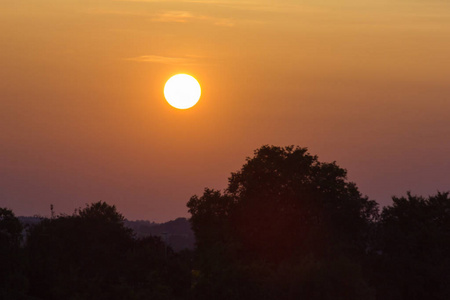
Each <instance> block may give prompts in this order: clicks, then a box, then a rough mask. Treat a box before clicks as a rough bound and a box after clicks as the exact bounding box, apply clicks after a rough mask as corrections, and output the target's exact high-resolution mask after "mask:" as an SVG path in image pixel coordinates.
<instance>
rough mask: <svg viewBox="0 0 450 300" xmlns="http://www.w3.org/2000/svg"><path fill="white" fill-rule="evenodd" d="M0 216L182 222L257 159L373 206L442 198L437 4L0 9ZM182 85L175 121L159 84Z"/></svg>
mask: <svg viewBox="0 0 450 300" xmlns="http://www.w3.org/2000/svg"><path fill="white" fill-rule="evenodd" d="M0 20H1V26H0V49H1V50H0V207H8V208H10V209H12V210H13V211H14V212H15V214H16V215H36V214H37V215H41V216H49V215H50V204H53V205H54V210H55V212H56V213H66V214H70V213H72V212H73V211H74V209H76V208H79V207H84V206H85V204H86V203H92V202H96V201H106V202H107V203H109V204H114V205H116V207H117V209H118V210H119V212H121V213H122V214H123V215H124V216H125V217H126V218H127V219H130V220H136V219H140V220H142V219H145V220H150V221H155V222H164V221H168V220H172V219H175V218H177V217H188V216H189V215H188V212H187V208H186V203H187V201H188V200H189V198H190V197H191V196H193V195H195V194H197V195H200V194H202V192H203V190H204V188H205V187H209V188H215V189H224V188H226V185H227V180H228V177H229V176H230V173H231V172H235V171H237V170H239V169H240V168H241V166H242V165H243V164H244V163H245V158H246V157H251V156H252V155H253V151H254V150H255V149H257V148H259V147H260V146H262V145H266V144H268V145H277V146H287V145H298V146H300V147H307V148H308V149H309V152H310V153H311V154H313V155H318V157H319V160H320V161H323V162H332V161H336V163H337V164H338V165H339V166H341V167H343V168H345V169H347V170H348V178H349V180H350V181H353V182H355V183H356V184H357V186H358V188H359V190H360V191H361V192H362V193H363V194H364V195H367V196H368V197H369V198H370V199H373V200H376V201H377V202H378V203H380V205H388V204H390V203H391V197H392V196H393V195H396V196H402V195H405V194H406V192H407V191H411V192H412V193H413V194H418V195H423V196H428V195H431V194H435V193H436V192H437V191H448V190H450V55H449V53H450V38H449V37H450V3H449V2H448V1H447V0H427V1H425V0H376V1H375V0H339V1H338V0H314V1H313V0H304V1H302V0H295V1H293V0H279V1H268V0H258V1H254V0H248V1H245V0H244V1H233V0H223V1H220V0H219V1H214V0H212V1H206V0H204V1H203V0H199V1H189V0H187V1H176V0H175V1H146V0H140V1H138V0H98V1H92V0H64V1H60V0H39V1H37V0H2V1H1V3H0ZM177 73H187V74H190V75H192V76H194V77H195V78H197V80H198V81H199V82H200V84H201V86H202V96H201V98H200V101H199V102H198V104H197V105H196V106H194V107H193V108H191V109H188V110H177V109H175V108H173V107H171V106H170V105H168V104H167V102H166V101H165V99H164V95H163V89H164V84H165V82H166V81H167V80H168V79H169V78H170V77H171V76H172V75H175V74H177Z"/></svg>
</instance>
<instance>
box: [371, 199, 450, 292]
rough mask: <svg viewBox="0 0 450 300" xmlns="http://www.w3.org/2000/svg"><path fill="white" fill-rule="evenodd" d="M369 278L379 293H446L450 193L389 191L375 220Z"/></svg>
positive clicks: (449, 258) (448, 286) (449, 286)
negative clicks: (376, 232)
mask: <svg viewBox="0 0 450 300" xmlns="http://www.w3.org/2000/svg"><path fill="white" fill-rule="evenodd" d="M378 237H379V238H378V245H377V246H378V247H377V249H376V250H377V253H378V255H376V257H375V258H374V261H373V267H372V269H373V270H374V276H373V277H374V282H375V285H376V286H377V289H378V294H379V296H378V298H379V299H449V298H450V197H449V193H448V192H447V193H437V194H436V195H433V196H429V197H428V198H424V197H421V196H414V195H411V194H410V193H408V194H407V196H406V197H393V204H392V205H390V206H387V207H385V208H384V209H383V212H382V215H381V220H380V224H379V236H378Z"/></svg>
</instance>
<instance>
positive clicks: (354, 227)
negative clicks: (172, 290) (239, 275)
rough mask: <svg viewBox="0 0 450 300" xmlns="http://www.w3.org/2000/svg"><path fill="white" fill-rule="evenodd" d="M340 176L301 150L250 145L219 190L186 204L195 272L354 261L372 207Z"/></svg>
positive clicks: (343, 173)
mask: <svg viewBox="0 0 450 300" xmlns="http://www.w3.org/2000/svg"><path fill="white" fill-rule="evenodd" d="M346 175H347V172H346V170H345V169H342V168H340V167H339V166H337V165H336V163H335V162H333V163H322V162H319V161H318V158H317V156H313V155H310V154H309V153H308V152H307V149H306V148H299V147H293V146H289V147H275V146H263V147H261V148H260V149H257V150H256V151H255V153H254V157H253V158H247V161H246V163H245V164H244V165H243V167H242V168H241V170H239V171H237V172H235V173H232V174H231V177H230V178H229V183H228V188H227V189H226V190H225V191H224V192H223V193H221V192H219V191H214V190H210V189H206V190H205V192H204V194H203V195H202V196H201V197H198V196H193V197H192V198H191V199H190V201H189V202H188V204H187V206H188V208H189V212H190V213H191V215H192V217H191V223H192V227H193V230H194V232H195V234H196V238H197V249H198V253H199V256H201V257H202V260H203V263H202V268H203V270H206V273H208V272H210V271H211V272H212V270H218V269H219V268H223V267H227V268H229V267H230V266H233V265H238V266H239V268H241V267H243V266H249V265H251V264H253V265H255V264H259V265H261V263H266V264H268V265H270V266H271V267H269V269H270V268H272V269H273V268H277V267H279V266H281V265H283V264H288V265H289V264H291V265H292V264H294V263H298V262H301V261H304V260H305V259H306V260H312V261H319V260H320V261H327V260H328V261H332V260H338V259H339V258H340V257H351V258H352V259H353V260H357V259H358V257H361V256H362V255H363V254H364V253H365V250H366V248H367V232H368V228H369V227H370V226H371V225H372V224H373V222H374V221H375V219H376V217H377V211H378V210H377V204H376V202H375V201H371V200H369V199H368V198H367V197H363V196H361V194H360V192H359V191H358V189H357V187H356V185H355V184H354V183H351V182H348V181H347V178H346ZM214 266H215V267H214ZM208 268H209V269H210V270H208ZM244 269H245V267H244ZM250 269H251V268H250ZM233 270H236V268H234V269H233ZM247 270H248V268H247ZM250 272H253V270H251V271H250ZM268 272H269V273H270V272H271V271H268ZM231 273H232V272H230V274H231ZM259 273H261V272H259ZM262 273H263V272H262ZM205 276H206V274H205ZM230 276H231V277H233V276H234V277H235V275H230Z"/></svg>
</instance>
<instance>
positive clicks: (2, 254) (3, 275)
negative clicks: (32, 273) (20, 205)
mask: <svg viewBox="0 0 450 300" xmlns="http://www.w3.org/2000/svg"><path fill="white" fill-rule="evenodd" d="M22 230H23V228H22V224H21V223H20V221H19V219H17V218H16V216H15V215H14V213H13V212H12V211H11V210H9V209H7V208H0V299H8V298H9V299H14V298H21V297H23V296H24V295H23V291H24V290H25V289H26V288H27V280H26V277H25V274H24V273H23V264H22V252H21V249H20V243H21V241H22Z"/></svg>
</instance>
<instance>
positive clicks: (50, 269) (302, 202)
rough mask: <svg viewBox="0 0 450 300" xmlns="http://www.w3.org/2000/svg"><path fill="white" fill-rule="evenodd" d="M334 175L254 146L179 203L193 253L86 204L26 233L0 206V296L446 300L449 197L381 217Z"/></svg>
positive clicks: (300, 156)
mask: <svg viewBox="0 0 450 300" xmlns="http://www.w3.org/2000/svg"><path fill="white" fill-rule="evenodd" d="M346 175H347V174H346V170H345V169H342V168H340V167H339V166H338V165H336V163H323V162H320V161H318V158H317V157H316V156H313V155H311V154H309V153H308V152H307V149H305V148H299V147H275V146H263V147H261V148H260V149H257V150H256V151H255V153H254V156H253V157H252V158H247V161H246V163H245V164H244V165H243V167H242V168H241V170H239V171H237V172H235V173H232V174H231V177H230V178H229V184H228V187H227V189H226V190H224V191H217V190H211V189H205V192H204V193H203V195H201V196H193V197H192V198H191V199H190V200H189V202H188V203H187V206H188V208H189V212H190V213H191V218H190V222H191V225H192V229H193V231H194V233H195V236H196V247H195V250H194V251H189V250H185V251H182V252H174V251H173V250H172V249H171V248H170V247H168V246H167V245H165V244H164V243H163V241H162V240H161V239H160V238H158V237H154V236H151V237H144V238H143V237H137V236H136V235H134V234H133V232H132V230H131V229H129V228H127V227H126V226H124V219H123V216H122V215H121V214H120V213H118V212H117V211H116V209H115V207H114V206H110V205H108V204H106V203H104V202H97V203H93V204H91V205H88V206H87V207H86V208H84V209H80V210H78V211H77V212H76V213H74V214H73V215H71V216H64V215H63V216H57V217H54V218H51V219H44V220H42V221H41V222H39V223H38V224H35V225H33V226H30V227H29V228H28V229H27V234H26V238H25V239H24V240H22V238H21V237H22V230H23V228H22V225H21V223H20V222H19V221H18V219H17V218H16V217H15V216H14V214H13V213H12V212H11V211H10V210H7V209H1V210H0V251H1V253H0V260H1V261H0V266H1V268H0V299H199V300H202V299H218V300H220V299H224V300H225V299H310V300H315V299H323V300H326V299H365V300H366V299H368V300H370V299H380V300H381V299H383V300H385V299H387V300H389V299H408V300H409V299H412V300H414V299H450V197H449V193H439V192H438V193H437V194H436V195H433V196H429V197H421V196H414V195H411V194H409V193H408V194H407V196H406V197H399V198H397V197H394V198H393V204H392V205H390V206H387V207H384V208H382V209H380V208H379V206H378V204H377V203H376V202H375V201H373V200H370V199H368V198H367V197H365V196H362V195H361V193H360V192H359V191H358V189H357V187H356V185H355V184H354V183H352V182H349V181H348V180H347V177H346Z"/></svg>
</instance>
